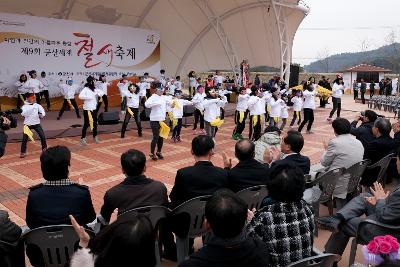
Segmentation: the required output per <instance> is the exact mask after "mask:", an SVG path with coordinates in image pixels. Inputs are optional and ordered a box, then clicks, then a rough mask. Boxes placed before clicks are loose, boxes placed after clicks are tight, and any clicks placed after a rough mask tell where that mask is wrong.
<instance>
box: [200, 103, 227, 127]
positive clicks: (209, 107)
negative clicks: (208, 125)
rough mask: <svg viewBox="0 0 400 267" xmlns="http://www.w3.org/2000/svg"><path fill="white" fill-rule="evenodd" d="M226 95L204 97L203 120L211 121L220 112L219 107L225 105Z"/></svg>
mask: <svg viewBox="0 0 400 267" xmlns="http://www.w3.org/2000/svg"><path fill="white" fill-rule="evenodd" d="M226 102H228V101H227V100H226V97H223V98H222V99H218V98H217V99H204V102H203V106H204V120H205V121H207V122H212V121H213V120H215V119H216V118H217V117H219V116H220V114H221V108H222V107H224V106H225V104H226Z"/></svg>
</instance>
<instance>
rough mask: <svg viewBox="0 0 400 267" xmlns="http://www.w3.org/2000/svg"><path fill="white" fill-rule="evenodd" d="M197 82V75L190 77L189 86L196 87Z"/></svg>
mask: <svg viewBox="0 0 400 267" xmlns="http://www.w3.org/2000/svg"><path fill="white" fill-rule="evenodd" d="M196 84H197V81H196V78H195V77H190V78H189V86H190V87H195V86H196Z"/></svg>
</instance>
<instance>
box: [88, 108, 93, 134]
mask: <svg viewBox="0 0 400 267" xmlns="http://www.w3.org/2000/svg"><path fill="white" fill-rule="evenodd" d="M88 117H89V125H90V130H93V116H92V111H90V110H88Z"/></svg>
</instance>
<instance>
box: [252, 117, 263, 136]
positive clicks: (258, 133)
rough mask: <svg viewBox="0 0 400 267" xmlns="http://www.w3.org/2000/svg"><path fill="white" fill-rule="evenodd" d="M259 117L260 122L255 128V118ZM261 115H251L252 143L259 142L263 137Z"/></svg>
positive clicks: (258, 121)
mask: <svg viewBox="0 0 400 267" xmlns="http://www.w3.org/2000/svg"><path fill="white" fill-rule="evenodd" d="M255 116H257V117H258V120H257V123H256V125H254V126H253V117H255ZM261 119H262V117H261V115H250V121H249V126H250V130H249V139H250V140H252V141H257V140H258V139H259V138H260V137H261Z"/></svg>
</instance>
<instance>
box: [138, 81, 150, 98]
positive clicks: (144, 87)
mask: <svg viewBox="0 0 400 267" xmlns="http://www.w3.org/2000/svg"><path fill="white" fill-rule="evenodd" d="M136 85H137V86H139V96H146V90H147V89H150V84H149V83H148V82H144V81H143V82H138V83H137V84H136Z"/></svg>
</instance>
